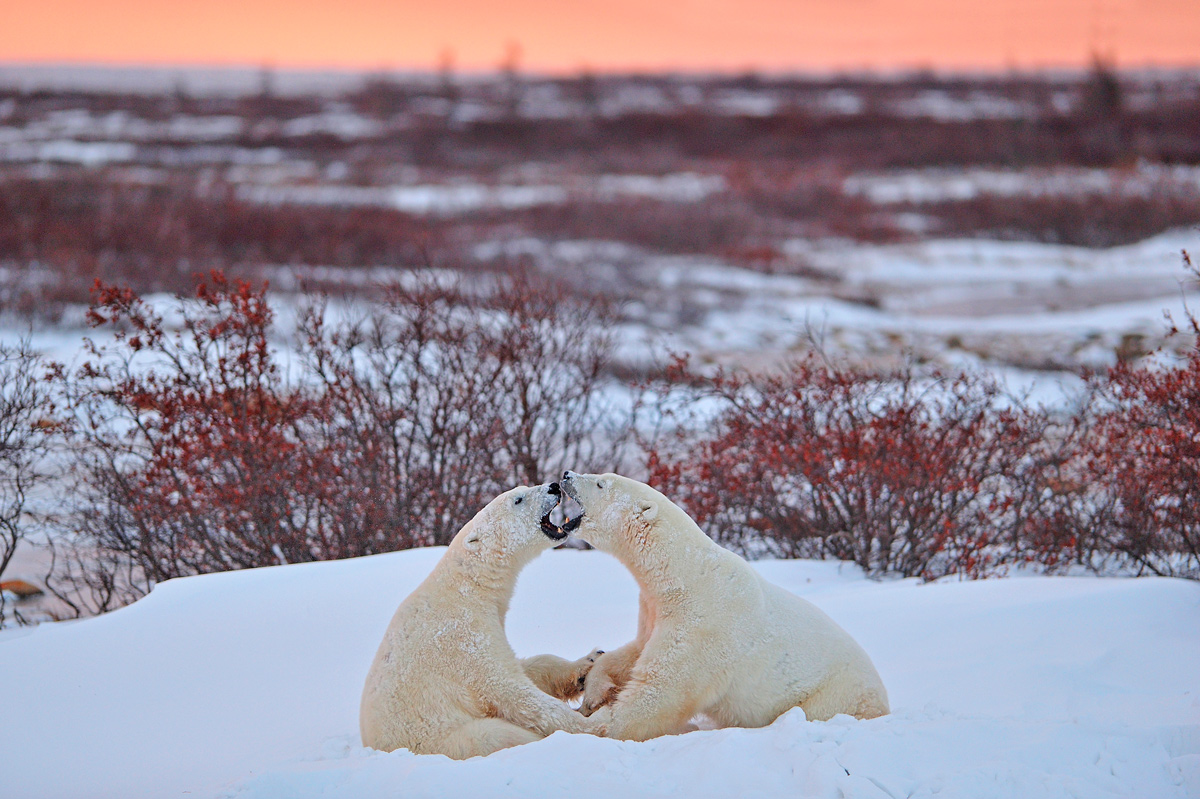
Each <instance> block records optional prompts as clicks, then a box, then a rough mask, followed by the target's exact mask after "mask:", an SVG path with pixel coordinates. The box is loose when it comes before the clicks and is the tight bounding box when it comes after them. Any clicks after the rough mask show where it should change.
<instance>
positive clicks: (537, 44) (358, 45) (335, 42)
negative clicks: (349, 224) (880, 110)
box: [0, 0, 1200, 72]
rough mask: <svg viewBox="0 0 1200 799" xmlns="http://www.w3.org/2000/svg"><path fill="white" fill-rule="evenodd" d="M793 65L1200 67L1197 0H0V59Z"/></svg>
mask: <svg viewBox="0 0 1200 799" xmlns="http://www.w3.org/2000/svg"><path fill="white" fill-rule="evenodd" d="M509 41H516V42H519V43H520V45H521V52H522V56H521V59H520V65H521V67H522V68H523V69H531V70H548V71H560V72H561V71H567V72H572V71H575V70H578V69H580V68H584V67H586V68H590V69H596V70H605V69H663V68H668V69H688V68H700V69H704V68H712V69H734V70H741V69H751V68H753V69H788V68H801V69H805V68H861V67H896V66H901V67H905V66H921V67H924V66H933V67H984V68H987V67H1004V66H1011V65H1015V66H1018V67H1030V66H1045V65H1077V64H1081V63H1084V62H1086V60H1087V58H1088V53H1089V52H1091V51H1092V50H1094V49H1096V48H1099V49H1101V50H1104V51H1110V52H1115V53H1116V55H1117V58H1118V62H1119V63H1120V64H1122V65H1145V64H1155V65H1181V64H1187V65H1200V0H574V1H573V0H508V1H507V2H499V1H497V0H490V1H489V0H421V1H420V2H415V1H414V0H392V2H385V1H384V0H338V1H337V2H319V1H318V0H200V2H190V1H189V2H183V0H0V61H26V62H28V61H76V62H106V63H114V62H115V63H153V64H162V63H202V64H253V65H259V64H270V65H274V66H335V67H366V68H372V69H376V68H406V67H431V66H433V65H435V64H436V63H437V61H438V58H439V54H440V53H442V52H443V51H447V50H449V51H451V52H453V53H454V63H455V65H456V67H458V68H462V69H477V68H492V67H495V66H497V65H498V64H499V63H500V61H501V59H502V57H503V54H504V52H505V49H506V43H507V42H509Z"/></svg>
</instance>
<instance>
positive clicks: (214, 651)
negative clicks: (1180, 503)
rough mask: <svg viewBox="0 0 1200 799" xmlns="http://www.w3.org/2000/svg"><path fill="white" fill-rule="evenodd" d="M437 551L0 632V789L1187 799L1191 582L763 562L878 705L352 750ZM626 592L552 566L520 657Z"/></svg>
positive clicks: (522, 615)
mask: <svg viewBox="0 0 1200 799" xmlns="http://www.w3.org/2000/svg"><path fill="white" fill-rule="evenodd" d="M440 556H441V550H440V549H422V550H411V551H407V552H400V553H395V554H389V555H381V556H376V557H371V558H363V559H358V560H349V561H340V562H331V563H315V564H303V565H294V566H283V567H276V568H269V569H258V570H253V571H242V572H231V573H225V574H216V575H210V576H204V577H197V578H189V579H183V580H173V581H170V582H168V583H164V584H162V585H160V586H159V587H158V588H157V589H155V591H154V592H153V593H152V594H151V595H150V596H149V597H148V598H146V599H143V600H142V601H140V602H138V603H136V604H134V605H132V606H130V607H128V608H125V609H123V610H120V611H117V612H115V613H111V614H109V615H106V616H102V617H99V618H95V619H90V620H87V621H79V622H71V623H59V624H43V625H41V626H39V627H36V628H17V629H12V630H7V631H3V632H0V674H2V675H3V679H2V680H0V709H2V713H3V719H4V732H3V734H2V735H0V793H2V794H3V795H4V796H12V797H43V798H44V799H55V797H122V799H126V798H127V797H170V796H184V795H186V796H194V797H305V796H322V797H347V798H348V799H349V798H353V799H369V798H370V797H377V796H378V797H382V796H389V797H391V796H406V797H407V796H413V797H416V796H430V797H450V796H481V795H482V796H513V797H519V796H572V797H589V796H596V797H601V796H603V797H605V799H609V798H610V797H612V796H613V795H622V794H624V795H629V794H630V793H632V794H634V795H637V796H685V797H686V796H694V797H702V796H720V797H726V796H752V797H768V796H780V797H783V796H787V797H797V796H806V797H808V796H812V797H839V796H848V797H931V796H935V795H936V796H946V797H1021V799H1026V798H1027V797H1099V796H1113V797H1116V796H1128V797H1181V798H1182V797H1189V796H1192V797H1194V796H1197V795H1200V585H1197V584H1195V583H1187V582H1183V581H1178V580H1169V579H1158V578H1154V579H1149V578H1147V579H1114V578H1107V579H1102V578H1064V577H1056V578H1046V577H1036V578H1010V579H1000V580H990V581H983V582H965V583H964V582H945V583H938V584H920V583H918V582H916V581H912V580H906V581H898V582H883V583H879V582H871V581H868V580H865V579H863V578H862V577H861V576H860V575H859V573H858V572H857V571H856V570H855V569H854V568H853V567H851V566H848V565H839V564H837V563H830V562H824V563H816V562H808V561H765V562H759V563H757V564H756V567H757V568H758V569H759V570H760V571H761V572H762V573H763V574H764V575H765V576H766V577H767V578H768V579H771V580H773V581H775V582H777V583H779V584H781V585H783V586H785V587H787V588H788V589H790V590H792V591H794V592H796V593H798V594H800V595H802V596H805V597H807V598H809V599H810V600H811V601H813V602H815V603H816V604H817V605H819V606H820V607H821V608H823V609H824V610H825V611H827V612H828V613H829V614H830V615H832V616H833V617H834V618H835V619H836V620H837V621H838V622H840V623H841V624H842V625H843V626H844V627H846V628H847V629H848V630H849V631H850V632H851V633H852V634H853V635H854V636H855V637H856V638H857V639H858V640H859V641H860V642H861V643H862V644H863V646H864V647H865V648H866V649H867V651H868V652H869V653H870V654H871V656H872V658H873V659H874V660H875V662H876V664H877V666H878V667H879V670H880V673H881V674H882V675H883V678H884V680H885V682H886V683H887V686H888V689H889V691H890V694H891V700H892V707H893V711H894V712H893V713H892V715H890V716H887V717H884V718H880V719H875V720H871V721H856V720H853V719H850V718H848V717H838V718H835V719H833V720H831V721H829V722H823V723H821V722H807V721H805V720H804V717H803V714H802V713H801V712H800V711H792V712H791V713H789V714H787V715H785V716H783V717H782V718H780V719H779V720H778V721H776V723H775V724H773V725H772V726H770V727H768V728H765V729H757V730H743V729H726V730H709V731H700V732H694V733H690V734H687V735H683V736H677V737H669V738H661V739H657V740H654V741H649V742H646V743H628V742H619V741H612V740H606V739H600V738H593V737H590V736H573V735H567V734H565V733H556V734H555V735H553V736H551V737H550V738H548V739H546V740H543V741H540V742H537V743H534V744H530V745H528V746H524V747H519V748H516V749H511V750H507V751H504V752H500V753H497V754H495V755H492V756H490V757H487V758H483V759H475V760H471V761H467V762H454V761H450V760H448V759H446V758H444V757H441V756H414V755H411V754H409V753H407V752H404V751H400V752H394V753H391V754H385V753H381V752H375V751H370V750H367V749H364V748H363V747H362V746H361V744H360V742H359V738H358V731H357V713H358V698H359V692H360V690H361V687H362V682H363V679H364V677H365V675H366V672H367V668H368V666H369V664H370V661H371V657H372V655H373V653H374V650H375V647H376V646H377V645H378V642H379V640H380V638H381V636H382V633H383V630H384V628H385V627H386V624H387V621H388V619H389V618H390V616H391V613H392V612H393V610H394V608H395V607H396V605H397V604H398V603H399V602H400V600H401V599H403V597H404V596H405V595H407V594H408V593H409V592H410V591H411V590H412V589H413V588H414V587H415V586H416V585H417V584H418V583H419V582H420V580H421V579H423V578H424V576H425V575H426V574H427V573H428V571H429V570H430V568H431V567H432V566H433V564H434V562H435V561H436V560H437V559H438V558H439V557H440ZM635 615H636V589H635V586H634V584H633V581H632V580H631V579H630V577H629V576H628V574H627V573H626V572H625V571H624V569H623V568H622V567H621V566H620V565H619V564H618V563H617V562H616V561H614V560H612V559H611V558H609V557H608V556H606V555H603V554H600V553H596V552H578V551H553V552H550V553H547V554H545V555H543V556H542V557H541V558H539V559H538V560H537V561H535V562H534V563H533V564H532V565H531V566H530V567H529V569H528V570H527V572H526V573H525V574H524V575H523V576H522V578H521V581H520V583H519V584H518V588H517V596H516V598H515V600H514V603H513V608H512V611H511V613H510V614H509V636H510V639H511V641H512V644H513V646H514V648H515V649H516V651H517V653H518V654H521V655H526V654H533V653H537V652H543V651H548V652H556V653H559V654H562V655H567V656H571V657H576V656H578V655H579V654H582V653H583V652H586V651H588V650H589V649H591V648H592V647H596V646H599V647H602V648H607V647H612V646H615V645H618V644H620V643H622V642H623V641H624V640H626V639H627V638H629V637H630V636H631V635H632V633H633V630H634V627H635Z"/></svg>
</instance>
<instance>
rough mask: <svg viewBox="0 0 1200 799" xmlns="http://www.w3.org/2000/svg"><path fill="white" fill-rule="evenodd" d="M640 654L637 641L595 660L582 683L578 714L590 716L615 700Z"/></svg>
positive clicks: (639, 646)
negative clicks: (581, 697)
mask: <svg viewBox="0 0 1200 799" xmlns="http://www.w3.org/2000/svg"><path fill="white" fill-rule="evenodd" d="M641 653H642V645H641V644H640V643H638V642H637V641H630V642H629V643H627V644H625V646H622V647H620V648H618V649H614V650H613V651H611V652H606V653H604V655H603V656H602V657H600V658H597V660H596V663H595V665H594V666H592V669H591V671H589V672H588V674H587V679H586V680H585V681H584V686H583V704H581V705H580V706H579V712H580V713H582V714H583V715H585V716H590V715H592V714H593V713H595V712H596V710H598V709H599V708H601V707H604V706H605V705H607V704H608V703H609V702H612V701H613V700H614V699H616V698H617V694H618V693H620V691H621V688H622V687H624V685H625V683H627V682H629V674H630V672H631V671H633V665H634V664H635V663H637V659H638V656H639V655H641Z"/></svg>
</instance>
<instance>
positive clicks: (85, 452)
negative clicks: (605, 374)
mask: <svg viewBox="0 0 1200 799" xmlns="http://www.w3.org/2000/svg"><path fill="white" fill-rule="evenodd" d="M475 288H476V291H473V292H468V291H465V290H464V289H462V288H461V287H451V288H447V287H443V286H440V285H439V284H438V283H437V282H436V281H434V280H430V281H425V282H421V281H417V283H416V285H415V286H414V287H410V288H397V289H395V290H394V291H393V292H392V295H391V299H390V301H389V302H388V303H387V304H386V305H385V306H382V307H379V308H377V309H375V310H374V311H373V312H372V313H370V314H369V315H368V317H367V318H366V319H365V320H363V321H362V322H360V323H359V324H351V323H349V322H346V321H344V320H343V321H335V322H328V321H327V319H326V316H327V314H325V313H324V311H323V309H322V308H315V309H312V310H311V311H310V312H309V313H308V314H307V315H306V316H305V318H304V320H303V323H302V333H303V336H304V340H303V341H302V342H301V344H300V354H301V356H302V357H301V359H300V361H299V362H298V363H297V364H296V368H297V369H298V375H297V377H298V379H297V380H296V381H295V382H293V383H289V382H288V381H286V380H285V379H284V378H283V376H282V375H281V374H280V371H279V368H278V367H277V365H276V363H275V360H274V359H273V353H272V349H271V347H270V346H269V344H268V331H269V329H270V326H271V321H272V312H271V310H270V308H269V306H268V305H267V301H266V291H265V287H263V288H255V287H253V286H251V285H249V284H247V283H244V282H241V281H234V282H229V281H227V280H226V279H225V278H224V276H223V275H221V274H220V273H219V272H214V273H213V274H212V275H211V276H210V277H209V279H208V280H207V281H206V282H203V283H201V285H200V286H199V288H198V290H197V292H196V296H195V298H194V300H192V301H188V302H182V301H181V302H179V303H178V304H177V306H176V309H175V310H176V311H177V312H178V315H179V317H180V322H179V325H178V328H177V329H173V328H172V327H171V325H170V324H169V323H168V322H167V319H166V318H165V316H164V314H163V313H162V312H160V311H156V310H155V309H153V308H151V307H150V306H149V305H148V304H147V303H146V302H144V301H143V300H141V299H140V298H139V297H137V296H136V295H135V294H133V293H132V292H131V291H129V290H128V289H118V288H114V287H111V286H104V285H101V284H97V286H96V289H95V296H94V302H93V306H92V309H91V311H90V312H89V319H90V321H91V322H92V324H94V325H97V326H106V327H109V328H111V329H113V331H114V334H115V337H116V341H115V342H114V343H113V344H112V345H110V346H105V347H102V346H98V345H95V344H91V345H89V347H88V355H89V358H88V360H87V361H86V362H85V363H84V364H83V366H82V367H80V368H79V369H78V370H77V371H76V372H75V373H74V374H73V375H69V376H64V378H63V381H64V390H65V393H66V395H67V396H68V398H69V401H70V406H71V408H72V409H73V410H74V412H75V414H76V416H77V417H78V424H77V426H76V435H77V441H76V442H75V444H76V446H75V448H74V450H75V453H76V466H77V474H78V477H79V480H80V483H81V485H80V491H79V492H78V496H79V497H80V507H79V508H78V509H77V513H76V514H75V515H74V520H75V524H76V525H78V528H77V533H78V534H77V535H75V536H74V540H73V544H74V547H73V548H72V549H71V550H70V552H71V556H70V557H69V558H68V559H67V561H66V562H65V563H64V567H65V569H66V573H65V575H64V577H63V579H64V580H65V582H66V583H67V584H68V586H70V587H69V589H68V590H66V591H63V592H60V593H62V594H64V598H68V599H69V601H74V602H76V604H77V605H78V604H79V602H83V603H84V604H87V605H90V606H92V607H93V608H95V609H105V608H107V607H110V606H113V605H115V604H119V603H121V602H124V601H127V600H128V599H130V598H133V597H136V596H138V595H140V594H142V593H144V592H145V591H147V590H149V588H150V587H151V586H152V585H153V584H154V583H155V582H158V581H160V580H164V579H168V578H171V577H177V576H181V575H188V574H196V573H202V572H211V571H220V570H225V569H237V568H247V567H252V566H263V565H270V564H275V563H280V562H296V561H309V560H320V559H330V558H342V557H350V556H356V555H365V554H370V553H373V552H382V551H389V550H392V549H397V548H404V547H410V546H420V545H428V544H445V543H447V542H448V541H449V539H450V537H451V536H452V535H453V534H454V533H455V532H456V531H457V530H458V529H459V527H461V526H462V524H463V523H464V522H465V521H466V520H467V519H469V518H470V516H471V515H473V514H474V513H475V511H476V510H478V508H479V507H480V506H482V505H483V504H485V503H486V502H487V501H489V500H490V499H491V498H492V497H493V496H495V494H497V493H498V492H499V491H501V490H503V489H506V488H508V487H511V486H512V485H513V484H514V483H518V482H540V481H541V480H543V479H545V478H546V477H547V476H549V475H550V474H553V473H555V472H557V471H559V470H561V469H562V468H563V466H564V461H563V460H562V459H563V458H569V459H570V463H572V464H575V463H581V462H582V463H586V459H587V456H588V449H587V445H588V442H589V441H590V438H589V436H587V435H586V434H584V435H581V433H580V431H581V430H583V431H587V430H588V429H589V428H591V427H593V426H594V425H593V422H594V421H595V419H594V402H595V397H594V396H593V395H594V393H595V389H596V387H597V384H598V381H599V379H600V377H601V373H602V367H603V365H604V363H605V362H606V359H607V355H608V351H609V344H608V339H607V337H606V336H605V334H604V333H603V332H602V330H603V325H602V321H603V319H604V318H605V317H604V313H605V311H604V310H603V308H604V306H603V305H601V304H596V303H591V304H589V303H587V302H585V301H579V300H571V299H569V298H567V297H565V296H564V295H562V293H561V292H557V293H556V292H555V290H553V289H552V288H549V287H545V286H540V285H535V283H534V282H532V281H530V280H528V279H526V278H521V277H518V278H513V279H511V280H508V281H504V282H502V283H500V284H497V285H493V286H490V287H481V286H476V287H475ZM484 289H486V290H484ZM81 592H82V593H85V594H87V593H90V596H88V597H80V596H78V595H79V594H80V593H81ZM68 594H71V595H73V596H71V597H68V596H67V595H68Z"/></svg>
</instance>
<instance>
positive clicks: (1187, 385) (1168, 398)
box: [1083, 253, 1200, 579]
mask: <svg viewBox="0 0 1200 799" xmlns="http://www.w3.org/2000/svg"><path fill="white" fill-rule="evenodd" d="M1184 258H1185V261H1186V264H1187V266H1188V268H1189V269H1190V270H1191V271H1192V273H1193V275H1195V276H1200V273H1198V272H1197V270H1196V268H1195V267H1194V266H1193V265H1192V264H1191V261H1190V260H1188V259H1187V255H1186V253H1185V255H1184ZM1188 322H1189V327H1190V333H1191V335H1193V336H1195V337H1197V339H1196V341H1200V321H1198V320H1197V319H1196V318H1195V317H1194V316H1193V315H1191V314H1189V316H1188ZM1093 412H1094V413H1095V415H1096V421H1095V425H1094V429H1093V431H1092V439H1091V442H1090V446H1089V447H1088V449H1087V453H1086V457H1085V458H1084V459H1083V469H1084V471H1085V473H1086V475H1087V477H1088V479H1089V480H1090V481H1091V482H1092V483H1093V484H1094V485H1095V486H1097V487H1098V489H1099V490H1100V491H1101V492H1103V494H1104V495H1105V498H1106V499H1107V500H1108V503H1107V508H1108V513H1107V518H1106V522H1107V524H1106V529H1105V530H1104V535H1105V541H1104V544H1105V545H1106V548H1107V549H1109V550H1111V551H1113V552H1116V553H1119V554H1121V555H1123V556H1124V557H1126V558H1128V559H1129V560H1130V561H1131V562H1132V564H1133V565H1135V566H1136V567H1137V568H1138V569H1139V570H1146V571H1149V572H1152V573H1154V574H1164V575H1177V576H1182V577H1191V578H1193V579H1197V578H1200V345H1198V344H1197V343H1196V342H1193V345H1192V346H1191V347H1190V348H1189V349H1188V351H1187V353H1186V355H1185V357H1184V360H1183V362H1182V363H1181V364H1177V365H1173V366H1165V367H1163V366H1134V365H1131V364H1129V363H1120V364H1118V365H1117V366H1116V367H1114V368H1113V369H1111V370H1109V372H1108V373H1107V375H1105V376H1104V377H1103V378H1102V380H1101V383H1100V386H1099V392H1098V399H1097V402H1096V403H1095V408H1094V411H1093Z"/></svg>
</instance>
